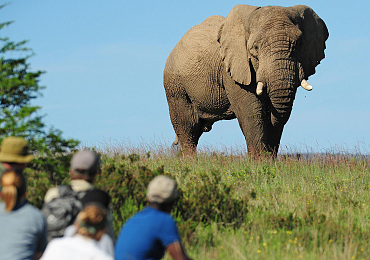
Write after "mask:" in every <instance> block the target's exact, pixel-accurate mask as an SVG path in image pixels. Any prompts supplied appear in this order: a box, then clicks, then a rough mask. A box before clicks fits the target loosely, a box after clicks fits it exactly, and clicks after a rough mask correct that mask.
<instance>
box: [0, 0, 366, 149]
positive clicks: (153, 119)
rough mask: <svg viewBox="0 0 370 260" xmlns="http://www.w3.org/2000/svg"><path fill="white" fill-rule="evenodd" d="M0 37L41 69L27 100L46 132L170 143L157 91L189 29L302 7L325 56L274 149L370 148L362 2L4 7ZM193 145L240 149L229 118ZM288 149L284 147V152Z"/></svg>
mask: <svg viewBox="0 0 370 260" xmlns="http://www.w3.org/2000/svg"><path fill="white" fill-rule="evenodd" d="M0 2H2V3H9V5H8V6H7V7H5V8H3V9H2V10H0V17H1V20H0V21H1V22H5V21H9V20H12V21H14V23H13V24H12V25H11V26H9V27H8V28H7V29H4V30H2V34H5V36H8V37H10V39H11V40H13V41H20V40H25V39H26V40H29V43H28V47H30V48H32V49H33V50H34V52H35V54H36V55H35V56H34V57H32V59H31V60H30V63H31V65H32V69H34V70H43V71H45V72H46V73H45V74H43V75H42V77H41V82H40V84H41V85H44V86H46V89H45V90H44V91H43V97H42V98H38V99H36V100H35V102H34V103H35V104H37V105H40V106H42V112H43V113H44V114H46V115H47V116H46V117H45V122H46V124H47V125H49V126H54V127H56V128H58V129H61V130H62V131H63V133H64V136H65V137H73V138H76V139H79V140H81V142H82V144H83V145H86V146H94V145H95V146H99V145H107V144H108V145H120V144H124V143H127V142H128V143H131V144H134V145H136V144H141V143H151V142H159V143H162V144H163V143H164V144H170V143H171V142H172V140H173V139H174V137H175V133H174V131H173V128H172V125H171V122H170V118H169V112H168V106H167V101H166V97H165V92H164V88H163V82H162V81H163V69H164V66H165V62H166V59H167V56H168V55H169V53H170V52H171V50H172V49H173V47H174V46H175V45H176V43H177V42H178V41H179V40H180V38H181V37H182V36H183V35H184V33H185V32H186V31H187V30H188V29H190V28H191V27H192V26H194V25H196V24H199V23H201V22H202V21H203V20H204V19H205V18H207V17H209V16H211V15H222V16H227V14H228V13H229V12H230V10H231V9H232V7H233V6H234V5H236V4H250V5H256V6H264V5H282V6H292V5H296V4H305V5H309V6H310V7H311V8H313V9H314V11H315V12H316V13H317V14H318V15H319V16H320V17H321V18H322V19H323V20H324V21H325V23H326V25H327V27H328V30H329V34H330V36H329V39H328V41H327V43H326V45H327V49H326V52H325V54H326V58H325V59H324V60H323V61H322V62H321V64H320V65H319V66H318V67H317V68H316V74H315V75H313V76H311V77H310V78H309V82H310V84H311V85H312V86H313V87H314V89H313V91H311V92H306V91H304V90H303V89H302V88H299V90H298V92H297V95H296V100H295V102H294V106H293V112H292V115H291V117H290V119H289V121H288V123H287V125H286V126H285V129H284V133H283V137H282V140H281V145H282V148H283V150H284V149H287V150H299V151H302V150H303V151H305V150H306V149H309V150H314V151H321V152H322V151H327V150H333V149H334V150H340V151H343V150H346V151H356V150H361V151H362V152H367V153H369V151H370V102H369V98H370V90H369V89H370V87H369V86H368V84H369V80H368V79H366V78H364V76H366V75H369V74H370V55H369V53H370V51H369V47H368V45H369V42H370V29H369V27H370V18H369V13H370V1H368V0H358V1H356V4H353V3H354V1H343V0H339V1H335V4H333V1H323V0H312V1H290V0H284V1H261V0H260V1H221V0H218V1H216V0H207V1H199V0H187V1H122V0H111V1H96V0H78V1H75V0H74V1H71V0H63V1H60V0H53V1H50V0H13V1H12V0H7V1H3V0H1V1H0ZM199 146H200V147H208V146H211V147H215V148H220V149H223V148H225V147H226V148H229V147H242V148H243V149H244V147H246V146H245V140H244V136H243V135H242V133H241V130H240V128H239V125H238V122H237V120H231V121H219V122H217V123H215V125H214V126H213V129H212V131H211V132H209V133H205V134H203V136H202V137H201V139H200V143H199ZM285 147H287V148H285Z"/></svg>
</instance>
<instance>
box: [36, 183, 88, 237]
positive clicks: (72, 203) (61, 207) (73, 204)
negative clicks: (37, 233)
mask: <svg viewBox="0 0 370 260" xmlns="http://www.w3.org/2000/svg"><path fill="white" fill-rule="evenodd" d="M57 188H58V193H59V197H56V198H54V199H52V200H51V201H49V202H47V203H44V205H43V206H42V209H41V211H42V213H43V215H44V216H45V218H46V224H47V228H48V241H50V240H51V239H53V238H56V237H62V236H63V235H64V230H65V229H66V228H67V227H68V226H70V225H72V224H73V223H74V220H75V218H76V217H77V215H78V213H79V212H80V211H81V210H82V202H81V199H82V198H83V196H84V195H85V192H84V191H81V192H76V191H74V190H73V189H72V187H71V186H68V185H59V186H57Z"/></svg>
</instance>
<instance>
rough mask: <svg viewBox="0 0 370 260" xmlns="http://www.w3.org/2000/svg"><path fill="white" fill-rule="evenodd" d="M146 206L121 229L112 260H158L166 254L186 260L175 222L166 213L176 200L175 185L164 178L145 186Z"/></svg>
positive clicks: (157, 177) (157, 178) (162, 176)
mask: <svg viewBox="0 0 370 260" xmlns="http://www.w3.org/2000/svg"><path fill="white" fill-rule="evenodd" d="M146 198H147V201H148V206H147V207H145V208H144V209H143V210H142V211H140V212H138V213H136V214H135V215H134V216H133V217H131V218H130V219H129V220H128V221H127V222H126V223H125V224H124V225H123V227H122V229H121V231H120V234H119V236H118V238H117V242H116V246H115V259H117V260H123V259H125V260H126V259H127V260H131V259H135V260H141V259H161V258H162V257H163V256H164V254H165V252H166V251H167V252H168V253H169V254H170V255H171V256H172V258H173V259H175V260H178V259H189V258H188V256H187V255H186V253H185V251H184V248H183V246H182V243H181V239H180V236H179V233H178V230H177V226H176V223H175V221H174V219H173V218H172V217H171V215H170V214H169V212H170V211H171V209H172V208H173V205H174V203H175V202H176V199H177V198H178V189H177V184H176V182H175V181H174V180H172V179H171V178H169V177H167V176H165V175H159V176H156V177H155V178H154V179H153V180H151V182H150V183H149V185H148V188H147V194H146Z"/></svg>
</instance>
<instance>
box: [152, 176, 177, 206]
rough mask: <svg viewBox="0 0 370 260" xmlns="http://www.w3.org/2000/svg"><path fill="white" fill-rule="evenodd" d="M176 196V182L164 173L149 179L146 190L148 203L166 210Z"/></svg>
mask: <svg viewBox="0 0 370 260" xmlns="http://www.w3.org/2000/svg"><path fill="white" fill-rule="evenodd" d="M178 197H179V191H178V189H177V184H176V182H175V181H174V180H173V179H171V178H170V177H167V176H165V175H159V176H156V177H154V179H153V180H151V181H150V183H149V185H148V189H147V192H146V199H147V201H148V203H149V205H150V206H155V207H156V208H158V209H159V210H162V211H166V212H169V211H171V209H172V207H173V204H174V202H175V201H176V199H177V198H178Z"/></svg>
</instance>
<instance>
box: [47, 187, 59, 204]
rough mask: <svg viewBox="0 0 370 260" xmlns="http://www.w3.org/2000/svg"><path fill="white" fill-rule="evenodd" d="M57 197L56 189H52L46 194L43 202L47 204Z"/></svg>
mask: <svg viewBox="0 0 370 260" xmlns="http://www.w3.org/2000/svg"><path fill="white" fill-rule="evenodd" d="M58 195H59V191H58V187H52V188H50V189H49V190H48V191H47V192H46V194H45V197H44V202H45V203H47V202H49V201H51V200H52V199H55V198H57V197H58Z"/></svg>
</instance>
